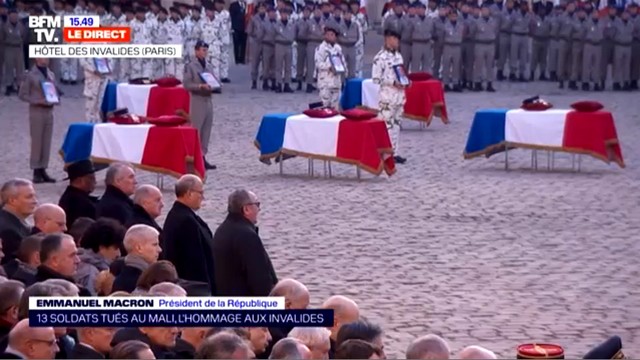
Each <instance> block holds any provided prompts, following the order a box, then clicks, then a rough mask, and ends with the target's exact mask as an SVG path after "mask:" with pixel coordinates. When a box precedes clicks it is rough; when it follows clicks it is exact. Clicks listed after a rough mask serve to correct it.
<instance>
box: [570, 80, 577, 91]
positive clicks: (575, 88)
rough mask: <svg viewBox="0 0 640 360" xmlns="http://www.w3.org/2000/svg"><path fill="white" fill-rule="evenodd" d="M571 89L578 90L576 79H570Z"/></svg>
mask: <svg viewBox="0 0 640 360" xmlns="http://www.w3.org/2000/svg"><path fill="white" fill-rule="evenodd" d="M569 89H571V90H578V84H576V82H575V81H569Z"/></svg>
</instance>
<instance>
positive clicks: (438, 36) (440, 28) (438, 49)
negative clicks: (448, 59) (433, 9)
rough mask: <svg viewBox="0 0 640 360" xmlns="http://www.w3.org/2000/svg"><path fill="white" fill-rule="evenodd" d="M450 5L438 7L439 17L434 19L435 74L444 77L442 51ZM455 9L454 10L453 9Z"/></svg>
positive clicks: (439, 77)
mask: <svg viewBox="0 0 640 360" xmlns="http://www.w3.org/2000/svg"><path fill="white" fill-rule="evenodd" d="M448 11H449V7H447V6H442V7H440V9H438V17H437V18H435V19H434V21H433V76H434V77H436V78H438V79H442V71H441V69H440V68H441V66H442V52H443V51H444V26H445V24H446V23H447V22H448V21H449V19H448V18H447V16H448V15H447V14H448ZM451 11H453V10H451Z"/></svg>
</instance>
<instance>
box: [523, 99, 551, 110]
mask: <svg viewBox="0 0 640 360" xmlns="http://www.w3.org/2000/svg"><path fill="white" fill-rule="evenodd" d="M552 107H553V105H551V104H549V103H548V102H539V101H536V102H532V103H528V104H522V106H521V107H520V108H522V109H524V110H527V111H544V110H547V109H551V108H552Z"/></svg>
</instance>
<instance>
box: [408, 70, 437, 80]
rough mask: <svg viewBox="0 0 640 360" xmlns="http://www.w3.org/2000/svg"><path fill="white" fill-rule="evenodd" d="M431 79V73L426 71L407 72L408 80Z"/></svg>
mask: <svg viewBox="0 0 640 360" xmlns="http://www.w3.org/2000/svg"><path fill="white" fill-rule="evenodd" d="M431 79H433V75H431V74H429V73H427V72H415V73H411V74H409V80H411V81H427V80H431Z"/></svg>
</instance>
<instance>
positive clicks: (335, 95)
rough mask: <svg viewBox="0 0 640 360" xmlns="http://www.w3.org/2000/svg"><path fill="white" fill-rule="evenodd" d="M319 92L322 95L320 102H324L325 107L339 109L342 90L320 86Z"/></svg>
mask: <svg viewBox="0 0 640 360" xmlns="http://www.w3.org/2000/svg"><path fill="white" fill-rule="evenodd" d="M318 92H319V94H320V101H322V105H323V106H325V107H330V108H334V109H337V108H338V105H339V99H340V88H333V87H328V86H322V85H321V84H318Z"/></svg>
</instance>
